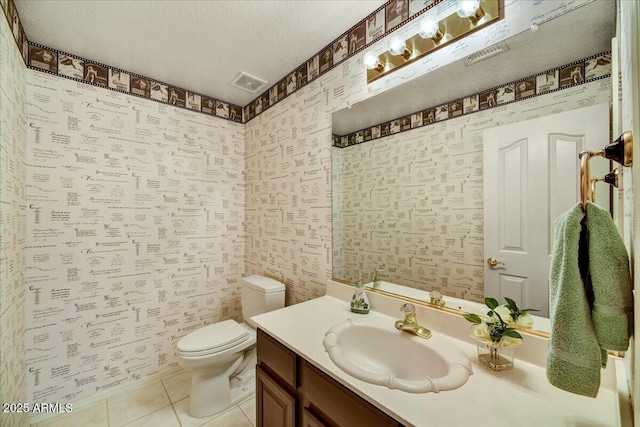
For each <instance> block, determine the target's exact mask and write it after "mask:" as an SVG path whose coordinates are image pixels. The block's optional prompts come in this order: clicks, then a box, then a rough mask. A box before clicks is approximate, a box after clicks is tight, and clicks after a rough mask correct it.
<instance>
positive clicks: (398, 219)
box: [333, 78, 611, 302]
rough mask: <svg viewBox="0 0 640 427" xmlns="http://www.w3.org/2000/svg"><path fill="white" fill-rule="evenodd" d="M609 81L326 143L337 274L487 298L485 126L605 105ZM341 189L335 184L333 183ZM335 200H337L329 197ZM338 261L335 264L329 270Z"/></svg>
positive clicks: (607, 101) (478, 299)
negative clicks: (334, 203)
mask: <svg viewBox="0 0 640 427" xmlns="http://www.w3.org/2000/svg"><path fill="white" fill-rule="evenodd" d="M610 98H611V83H610V79H608V78H607V79H603V80H599V81H595V82H591V83H586V84H584V85H581V86H576V87H572V88H568V89H565V90H562V91H560V92H554V93H550V94H547V95H542V96H538V97H536V98H530V99H528V100H523V101H520V102H515V103H511V104H508V105H505V106H503V107H500V108H496V109H494V110H487V111H481V112H476V113H473V114H469V115H466V116H462V117H459V118H453V119H450V120H447V121H443V122H440V123H435V124H433V125H429V126H425V127H420V128H417V129H413V130H411V131H408V132H403V133H399V134H395V135H391V136H388V137H386V138H381V139H377V140H374V141H371V142H365V143H362V144H358V145H354V146H350V147H347V148H335V147H334V148H333V150H334V157H333V158H334V159H339V162H336V164H334V165H333V166H334V168H333V179H334V180H336V185H334V190H335V188H336V187H338V188H340V187H341V188H342V194H339V195H338V198H339V199H340V200H342V202H341V204H342V209H341V211H340V212H335V213H334V218H335V219H336V221H335V222H334V227H335V230H334V232H337V234H338V235H339V236H340V237H339V239H340V240H341V241H342V245H341V246H338V245H336V246H335V247H334V259H336V258H339V259H340V260H341V261H338V263H337V265H334V272H336V277H341V278H348V279H350V280H351V281H355V280H356V279H357V278H358V275H359V274H360V273H364V277H363V278H364V280H365V281H367V282H368V281H371V276H370V273H371V271H372V270H373V269H374V268H376V267H377V268H383V269H384V271H383V272H382V273H381V277H382V279H383V280H387V281H390V282H394V283H401V284H404V285H407V286H411V287H413V288H417V289H422V290H426V291H432V290H438V291H440V292H441V293H443V294H445V295H450V296H454V297H458V298H464V299H467V300H472V301H478V302H482V301H483V300H484V280H483V276H484V273H483V271H484V270H483V268H484V261H483V260H484V257H483V244H484V237H483V221H484V216H483V207H484V205H483V179H482V177H483V165H482V136H483V131H484V130H485V129H487V128H490V127H494V126H497V125H507V124H510V123H515V122H519V121H523V120H529V119H533V118H538V117H543V116H546V115H549V114H557V113H561V112H564V111H568V110H572V109H575V108H580V107H586V106H589V105H594V104H599V103H607V104H608V103H609V102H610ZM338 185H339V186H338ZM334 200H335V199H334ZM337 266H340V267H341V268H336V267H337Z"/></svg>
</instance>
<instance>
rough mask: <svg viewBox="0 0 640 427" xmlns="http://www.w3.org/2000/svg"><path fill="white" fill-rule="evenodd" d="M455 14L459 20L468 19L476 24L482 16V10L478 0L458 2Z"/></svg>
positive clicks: (461, 0) (459, 0)
mask: <svg viewBox="0 0 640 427" xmlns="http://www.w3.org/2000/svg"><path fill="white" fill-rule="evenodd" d="M456 7H457V9H458V10H457V11H456V13H457V14H458V16H459V17H460V18H469V20H470V21H471V22H472V23H474V24H475V23H476V22H478V21H479V20H480V18H482V17H483V16H484V10H483V9H482V7H481V6H480V0H458V4H457V6H456Z"/></svg>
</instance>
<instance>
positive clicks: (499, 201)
mask: <svg viewBox="0 0 640 427" xmlns="http://www.w3.org/2000/svg"><path fill="white" fill-rule="evenodd" d="M609 142H610V141H609V106H608V104H599V105H595V106H591V107H586V108H580V109H577V110H572V111H568V112H565V113H560V114H553V115H550V116H545V117H541V118H538V119H533V120H528V121H526V122H520V123H514V124H511V125H506V126H498V127H494V128H490V129H487V130H485V131H484V133H483V146H484V149H483V151H484V260H485V261H484V262H485V265H484V267H485V268H484V272H485V274H484V293H485V295H486V296H489V297H492V298H496V299H497V300H498V301H499V302H500V303H501V304H502V303H504V297H508V298H511V299H513V300H514V301H515V302H516V303H517V304H518V307H520V308H535V309H538V310H540V311H538V312H536V313H534V314H536V315H539V316H543V317H549V265H550V262H551V250H552V245H553V224H554V221H555V219H556V218H557V217H558V216H560V215H561V214H562V213H564V212H565V211H567V210H569V209H571V208H572V207H573V206H575V204H576V203H577V202H579V200H580V161H579V159H578V154H579V153H580V152H581V151H582V150H599V149H602V147H604V146H605V145H607V144H608V143H609ZM608 163H609V162H608V161H607V160H605V159H602V158H593V159H592V160H591V176H592V177H601V176H603V175H604V174H606V173H607V171H608ZM597 185H598V187H597V190H596V202H597V203H598V204H599V205H601V206H603V207H604V208H606V209H609V191H608V189H607V188H605V186H606V185H607V184H603V183H599V184H597ZM489 258H494V259H495V260H497V261H498V264H497V265H495V266H491V265H489V263H488V262H487V260H488V259H489Z"/></svg>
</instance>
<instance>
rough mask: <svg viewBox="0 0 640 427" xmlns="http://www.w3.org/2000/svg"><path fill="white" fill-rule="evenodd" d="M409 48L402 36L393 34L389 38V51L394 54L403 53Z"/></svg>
mask: <svg viewBox="0 0 640 427" xmlns="http://www.w3.org/2000/svg"><path fill="white" fill-rule="evenodd" d="M406 48H407V42H406V41H405V40H404V39H403V38H401V37H400V36H393V37H391V38H390V39H389V52H390V53H391V54H392V55H401V54H403V53H404V51H405V49H406Z"/></svg>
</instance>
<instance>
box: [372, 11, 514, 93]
mask: <svg viewBox="0 0 640 427" xmlns="http://www.w3.org/2000/svg"><path fill="white" fill-rule="evenodd" d="M447 3H448V2H447ZM436 10H437V8H432V9H429V10H427V11H425V15H424V17H423V18H422V20H421V21H420V22H419V24H418V33H417V34H415V35H413V36H411V37H409V38H402V37H399V36H398V35H395V36H392V37H390V38H389V44H388V50H387V51H386V52H382V53H380V54H377V53H376V52H372V51H370V52H367V53H365V56H364V57H363V63H364V65H365V66H366V67H367V83H371V82H373V81H374V80H377V79H379V78H381V77H383V76H385V75H387V74H389V73H392V72H393V71H395V70H397V69H399V68H401V67H404V66H405V65H408V64H410V63H412V62H414V61H416V60H418V59H420V58H423V57H424V56H426V55H428V54H430V53H432V52H434V51H435V50H437V49H440V48H441V47H443V46H446V45H448V44H449V43H452V42H455V41H458V40H461V39H462V38H464V37H466V36H467V35H469V34H471V33H472V32H474V31H477V30H479V29H481V28H484V27H486V26H488V25H491V24H494V23H496V22H498V21H499V20H500V19H502V18H503V17H504V0H458V1H457V2H451V4H450V6H447V7H446V9H445V10H447V11H450V12H452V13H450V15H448V16H446V17H444V18H441V19H439V20H438V15H437V14H436V13H437V12H436ZM441 13H442V12H441ZM445 13H446V12H445Z"/></svg>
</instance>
